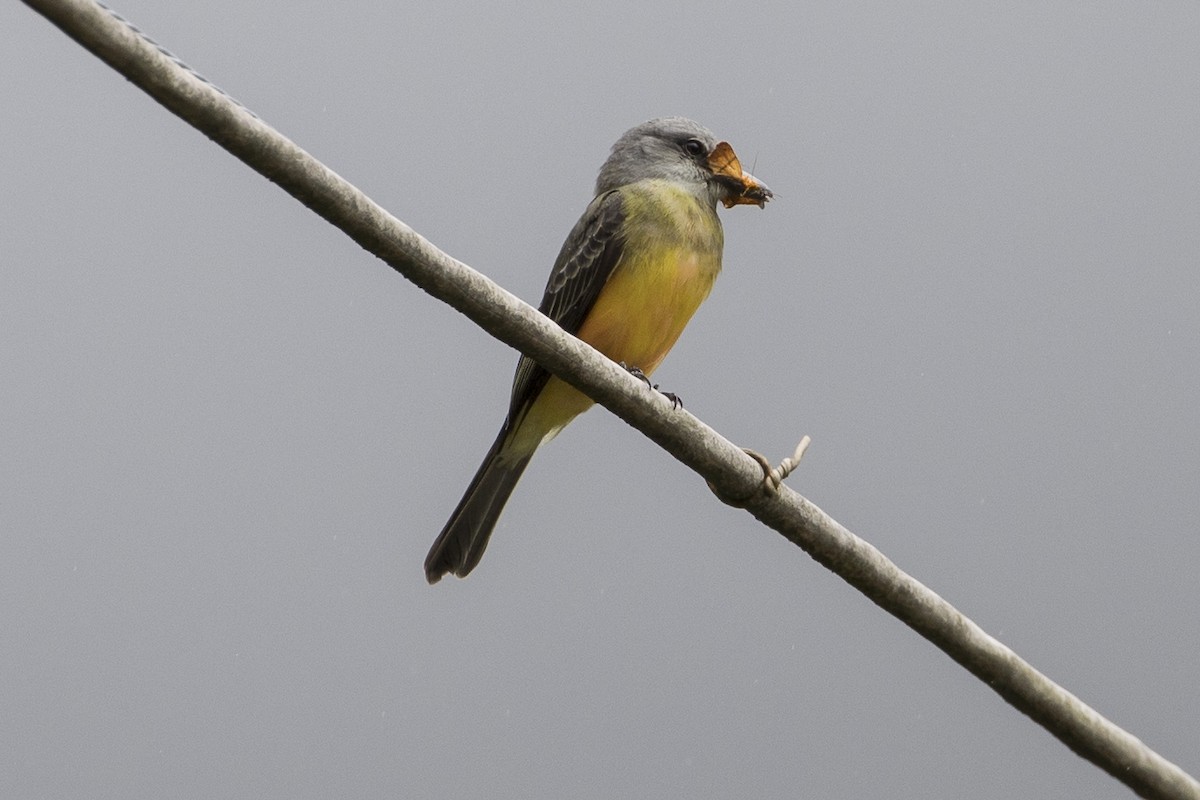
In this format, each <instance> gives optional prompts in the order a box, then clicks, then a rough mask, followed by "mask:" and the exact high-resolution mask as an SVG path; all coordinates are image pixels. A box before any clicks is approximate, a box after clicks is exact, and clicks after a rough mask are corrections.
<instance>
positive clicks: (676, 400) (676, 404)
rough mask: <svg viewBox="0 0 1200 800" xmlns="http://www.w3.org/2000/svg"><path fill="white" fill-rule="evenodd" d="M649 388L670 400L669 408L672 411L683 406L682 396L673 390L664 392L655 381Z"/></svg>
mask: <svg viewBox="0 0 1200 800" xmlns="http://www.w3.org/2000/svg"><path fill="white" fill-rule="evenodd" d="M650 388H651V389H653V390H654V391H656V392H658V393H659V394H661V395H662V396H663V397H665V398H667V399H668V400H670V401H671V410H672V411H678V410H679V409H681V408H683V398H682V397H680V396H679V395H677V394H675V393H674V392H664V391H663V390H662V389H659V388H658V384H657V383H656V384H654V385H653V386H651V387H650Z"/></svg>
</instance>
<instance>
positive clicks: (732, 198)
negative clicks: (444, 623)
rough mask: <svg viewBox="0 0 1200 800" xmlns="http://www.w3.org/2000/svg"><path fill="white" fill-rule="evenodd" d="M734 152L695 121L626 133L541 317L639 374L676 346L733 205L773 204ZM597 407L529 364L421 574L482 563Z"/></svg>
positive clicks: (461, 572) (523, 364)
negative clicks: (508, 517) (545, 454)
mask: <svg viewBox="0 0 1200 800" xmlns="http://www.w3.org/2000/svg"><path fill="white" fill-rule="evenodd" d="M772 196H773V195H772V192H771V190H770V189H769V188H767V186H766V184H764V183H762V182H761V181H760V180H758V179H757V178H755V177H754V176H753V175H750V174H749V173H747V172H745V171H743V170H742V166H741V163H740V161H739V160H738V157H737V155H736V153H735V152H734V150H733V147H732V146H731V145H730V144H729V143H728V142H725V141H719V140H718V139H717V138H716V136H714V135H713V133H712V132H711V131H710V130H708V129H707V128H705V127H704V126H703V125H701V124H700V123H698V122H694V121H693V120H690V119H687V118H685V117H660V118H657V119H652V120H649V121H648V122H644V123H642V124H640V125H637V126H635V127H633V128H631V129H629V130H628V131H626V132H625V133H624V134H623V135H622V136H621V137H620V138H619V139H617V141H616V143H615V144H614V145H613V146H612V150H611V152H610V154H609V156H608V159H607V160H606V161H605V162H604V164H603V166H601V167H600V172H599V175H598V176H597V178H596V186H595V193H594V196H593V198H592V201H591V202H590V203H589V204H588V206H587V208H586V209H585V210H584V212H583V215H582V216H581V217H580V218H579V221H578V222H576V223H575V226H574V227H573V228H572V229H571V232H570V233H569V234H568V235H567V238H566V241H564V242H563V245H562V248H561V250H560V251H559V254H558V258H557V259H555V262H554V267H553V269H552V270H551V271H550V277H549V279H548V280H547V282H546V289H545V293H544V295H543V297H542V302H541V304H540V305H539V306H538V310H539V311H541V312H542V313H543V314H545V315H546V316H547V317H549V318H550V319H552V320H553V321H554V322H556V323H558V325H559V326H560V327H562V328H563V330H565V331H567V332H568V333H571V334H574V335H575V336H576V337H578V338H579V339H581V340H583V341H584V342H587V343H588V344H590V345H591V346H592V347H594V348H596V349H597V350H599V351H600V352H601V353H603V354H604V355H605V356H607V357H608V358H610V359H611V360H613V361H615V362H618V363H620V364H622V365H623V366H626V368H627V369H629V370H630V371H631V372H633V373H634V374H635V375H638V376H639V377H644V378H646V379H647V383H649V380H648V376H650V375H651V374H653V372H654V370H655V369H656V368H657V367H658V365H659V364H660V363H661V362H662V360H663V358H664V357H665V356H666V355H667V351H669V350H670V349H671V347H672V346H673V345H674V344H675V342H676V340H677V339H678V338H679V335H680V334H681V333H682V332H683V329H684V326H686V325H687V323H688V321H689V320H690V319H691V317H692V315H693V314H694V313H695V311H696V309H697V308H699V306H700V304H701V303H702V302H703V301H704V300H705V299H706V298H707V297H708V294H709V292H710V291H711V289H712V286H713V282H714V281H715V279H716V277H717V274H718V273H719V272H720V271H721V253H722V250H723V248H724V231H723V228H722V226H721V220H720V218H719V217H718V216H717V208H716V206H717V203H718V202H720V203H721V204H722V205H724V206H725V207H726V208H732V207H734V206H737V205H757V206H758V207H759V208H763V207H764V206H765V205H766V203H767V201H769V200H770V199H771V198H772ZM592 404H593V401H592V400H591V399H590V398H588V397H587V396H586V395H584V394H583V393H581V392H580V391H578V390H577V389H575V388H573V387H572V386H570V385H569V384H568V383H566V382H565V381H562V380H561V379H559V378H557V377H555V376H553V375H551V374H550V373H549V372H547V371H546V370H545V369H543V368H542V367H541V366H539V365H538V364H537V362H535V361H533V360H532V359H530V358H529V357H528V356H523V357H522V358H521V359H520V361H519V362H518V364H517V369H516V374H515V375H514V377H513V385H512V393H511V397H510V400H509V408H508V415H507V417H506V418H505V420H504V424H503V426H501V428H500V432H499V434H498V435H497V436H496V440H495V442H494V443H493V444H492V447H491V449H490V450H488V453H487V456H486V457H485V458H484V459H483V463H482V464H481V465H480V467H479V469H478V471H477V472H476V473H475V477H474V478H473V479H472V480H471V483H470V485H469V486H468V487H467V490H466V492H465V493H464V494H463V497H462V500H460V501H459V503H458V506H457V507H456V508H455V509H454V513H453V514H451V515H450V519H449V521H448V522H447V523H446V525H445V527H444V528H443V529H442V531H441V533H440V534H439V535H438V537H437V539H436V541H434V543H433V546H432V547H431V548H430V550H429V555H428V557H426V559H425V577H426V579H427V580H428V581H429V583H431V584H433V583H437V582H438V581H439V580H441V579H442V577H443V576H445V575H446V574H448V573H452V574H454V575H456V576H458V577H460V578H463V577H466V576H467V574H468V573H470V572H471V570H473V569H474V568H475V567H476V565H478V564H479V560H480V559H481V558H482V557H483V553H484V550H485V549H486V547H487V545H488V540H489V539H490V538H491V534H492V531H493V529H494V528H495V527H496V521H497V520H498V519H499V517H500V512H501V511H503V509H504V505H505V503H506V502H507V501H508V498H509V496H510V495H511V494H512V492H513V489H514V488H515V487H516V485H517V481H518V480H520V478H521V475H522V473H523V472H524V471H525V468H526V467H527V466H528V464H529V461H530V459H531V458H532V457H533V454H534V452H535V451H536V450H537V448H538V447H539V446H540V445H542V444H544V443H545V442H547V441H549V440H550V439H552V438H554V436H555V435H557V434H558V432H559V431H561V430H562V429H563V428H564V427H565V426H566V425H567V423H569V422H570V421H571V420H572V419H574V418H575V417H576V416H578V415H579V414H580V413H582V412H583V411H585V410H587V409H588V408H589V407H590V406H591V405H592Z"/></svg>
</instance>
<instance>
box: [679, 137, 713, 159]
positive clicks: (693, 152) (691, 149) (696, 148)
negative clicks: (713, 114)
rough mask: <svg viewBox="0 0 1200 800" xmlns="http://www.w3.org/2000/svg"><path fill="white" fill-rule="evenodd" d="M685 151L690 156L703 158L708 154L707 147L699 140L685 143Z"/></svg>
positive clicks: (689, 140) (690, 140)
mask: <svg viewBox="0 0 1200 800" xmlns="http://www.w3.org/2000/svg"><path fill="white" fill-rule="evenodd" d="M683 150H684V152H685V153H687V154H688V155H689V156H702V155H704V154H705V153H706V152H708V148H707V147H706V146H705V144H704V142H702V141H700V140H699V139H688V140H687V141H686V142H684V143H683Z"/></svg>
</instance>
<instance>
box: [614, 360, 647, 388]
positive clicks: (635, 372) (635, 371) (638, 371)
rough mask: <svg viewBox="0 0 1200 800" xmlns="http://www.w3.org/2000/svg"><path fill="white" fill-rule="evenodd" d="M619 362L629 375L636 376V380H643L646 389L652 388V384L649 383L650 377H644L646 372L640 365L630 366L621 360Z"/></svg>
mask: <svg viewBox="0 0 1200 800" xmlns="http://www.w3.org/2000/svg"><path fill="white" fill-rule="evenodd" d="M620 363H621V369H623V370H625V371H626V372H628V373H629V374H630V375H632V376H633V377H635V378H637V379H638V380H640V381H645V382H646V388H647V389H653V388H654V387H653V386H651V385H650V379H649V378H648V377H646V373H644V372H642V368H641V367H631V366H629V365H628V364H626V363H625V362H624V361H622V362H620Z"/></svg>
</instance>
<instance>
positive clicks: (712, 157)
mask: <svg viewBox="0 0 1200 800" xmlns="http://www.w3.org/2000/svg"><path fill="white" fill-rule="evenodd" d="M651 179H659V180H667V181H671V182H673V183H678V184H681V185H683V186H686V187H688V188H690V189H691V190H692V191H693V192H695V193H696V195H697V196H699V197H705V198H707V199H708V201H709V202H710V203H711V204H712V205H714V206H715V205H716V203H717V201H718V200H720V201H721V202H723V203H724V204H725V205H726V207H729V206H733V205H739V204H743V203H748V204H753V205H757V206H760V207H761V206H762V205H763V204H764V203H766V202H767V200H769V199H770V198H771V190H770V189H768V188H767V187H766V186H765V185H764V184H763V183H761V182H760V181H758V180H757V179H756V178H754V176H752V175H750V174H748V173H745V172H743V171H742V167H741V164H740V163H739V162H738V160H737V156H736V155H734V152H733V148H732V147H730V146H729V145H728V144H727V143H725V142H719V141H717V137H716V136H714V135H713V133H712V131H710V130H709V129H708V128H706V127H704V126H703V125H701V124H700V123H698V122H694V121H692V120H690V119H687V118H686V117H661V118H659V119H652V120H650V121H649V122H643V123H642V124H641V125H638V126H637V127H634V128H630V129H629V130H628V131H626V132H625V134H624V135H623V136H621V138H620V139H618V140H617V143H616V144H614V145H613V147H612V153H611V154H610V155H609V157H608V160H607V161H605V162H604V166H602V167H601V168H600V175H599V177H598V178H597V179H596V194H598V195H599V194H602V193H604V192H607V191H610V190H612V189H617V188H619V187H621V186H625V185H626V184H630V183H636V182H638V181H643V180H651Z"/></svg>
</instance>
